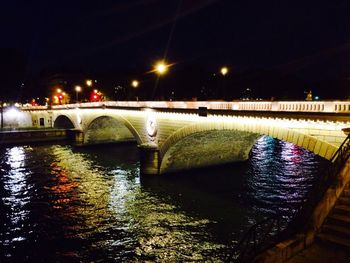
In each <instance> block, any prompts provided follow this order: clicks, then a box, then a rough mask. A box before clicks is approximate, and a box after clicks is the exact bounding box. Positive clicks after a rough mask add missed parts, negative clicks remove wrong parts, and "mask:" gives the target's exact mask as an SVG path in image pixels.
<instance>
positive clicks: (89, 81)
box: [86, 79, 92, 87]
mask: <svg viewBox="0 0 350 263" xmlns="http://www.w3.org/2000/svg"><path fill="white" fill-rule="evenodd" d="M86 85H87V86H88V87H91V86H92V80H91V79H88V80H87V81H86Z"/></svg>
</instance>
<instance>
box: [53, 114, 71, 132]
mask: <svg viewBox="0 0 350 263" xmlns="http://www.w3.org/2000/svg"><path fill="white" fill-rule="evenodd" d="M53 127H54V128H57V129H74V128H75V126H74V122H73V121H72V120H71V119H70V118H69V117H67V116H66V115H59V116H57V117H56V119H55V120H54V123H53Z"/></svg>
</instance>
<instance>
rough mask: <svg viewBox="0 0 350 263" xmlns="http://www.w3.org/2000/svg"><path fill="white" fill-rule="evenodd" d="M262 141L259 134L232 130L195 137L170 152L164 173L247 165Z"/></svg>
mask: <svg viewBox="0 0 350 263" xmlns="http://www.w3.org/2000/svg"><path fill="white" fill-rule="evenodd" d="M259 137H260V135H258V134H254V133H249V132H242V131H232V130H221V131H217V130H212V131H205V132H197V133H193V134H191V135H189V136H187V137H185V138H183V139H182V140H180V141H179V142H177V143H176V144H175V145H173V146H172V147H171V148H170V149H169V150H168V151H167V153H166V154H165V156H164V157H163V159H162V162H161V167H160V173H167V172H175V171H178V170H188V169H192V168H199V167H205V166H212V165H220V164H225V163H230V162H239V161H245V160H247V159H248V158H249V153H250V150H251V148H252V147H253V145H254V143H255V142H256V140H257V139H258V138H259Z"/></svg>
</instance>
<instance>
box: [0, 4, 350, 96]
mask: <svg viewBox="0 0 350 263" xmlns="http://www.w3.org/2000/svg"><path fill="white" fill-rule="evenodd" d="M349 7H350V2H349V1H345V0H332V1H331V0H329V1H326V0H319V1H313V0H309V1H296V0H294V1H289V0H284V1H268V0H267V1H261V0H260V1H258V0H245V1H243V0H237V1H234V0H230V1H228V0H227V1H225V0H221V1H220V0H207V1H204V0H187V1H185V0H182V1H181V0H163V1H160V0H125V1H124V0H116V1H80V0H74V1H73V0H72V1H16V0H2V1H1V8H0V10H1V16H0V29H1V35H2V37H1V42H0V56H1V57H0V58H2V59H1V62H0V63H1V64H0V65H1V68H0V69H1V75H2V77H1V79H3V83H4V85H3V86H2V90H3V91H8V92H6V94H8V96H9V97H11V96H12V97H16V98H18V99H24V98H27V97H28V96H29V95H30V91H33V92H34V93H35V94H38V95H41V94H44V93H45V92H46V93H47V89H48V87H47V86H45V84H43V83H45V81H44V82H43V81H42V80H43V79H47V78H48V77H50V75H55V74H58V73H59V74H63V76H65V78H67V81H68V82H67V83H68V84H67V85H73V84H75V82H78V81H79V79H83V78H86V77H89V78H98V80H100V81H101V83H100V85H101V89H105V90H106V93H108V92H109V93H111V90H112V89H113V87H114V86H115V85H119V84H118V83H120V85H123V84H124V85H125V83H127V81H128V80H127V79H128V78H132V77H133V78H137V79H140V80H141V81H142V82H144V83H148V84H146V85H144V86H145V88H144V89H145V90H144V93H145V94H147V93H152V92H151V89H152V87H153V86H154V84H153V76H151V75H150V74H149V73H147V72H149V71H150V70H151V68H152V64H153V63H154V62H155V61H156V60H158V59H162V58H166V60H167V61H169V62H171V63H174V66H173V67H172V68H171V70H170V71H169V74H168V75H169V76H164V77H163V78H164V79H161V80H160V82H161V85H160V86H161V87H162V92H164V94H163V95H164V96H163V97H164V98H165V99H167V98H168V97H167V96H168V95H167V94H169V92H170V91H174V90H175V91H176V94H179V99H185V98H186V99H188V98H191V97H199V98H201V95H200V91H201V90H203V89H206V92H205V93H207V94H206V97H203V99H208V98H209V97H210V98H215V97H217V96H218V92H217V90H215V89H216V88H217V86H218V85H222V84H218V81H222V80H213V79H212V78H214V77H216V78H218V77H219V76H218V75H219V74H217V73H218V71H219V68H220V67H221V66H222V65H227V66H228V67H229V69H230V71H229V74H228V76H227V79H226V80H224V81H226V83H225V86H226V88H227V89H229V90H230V91H228V94H229V98H230V99H232V98H239V96H241V94H242V91H244V90H245V89H246V88H250V89H252V90H253V91H254V92H255V94H256V96H258V97H262V98H265V99H268V98H270V97H277V98H278V99H295V98H304V96H305V95H304V91H306V90H312V91H313V92H314V93H317V94H319V95H320V96H321V98H324V99H327V98H343V99H348V98H350V42H349V40H350V26H349V25H350V15H349V14H350V12H349V11H350V8H349ZM214 74H216V76H214ZM113 78H115V79H113ZM21 83H24V84H25V85H24V86H23V88H21ZM103 83H105V84H103ZM147 85H148V86H147ZM146 86H147V88H146ZM147 89H148V90H147ZM158 91H159V92H160V91H161V88H160V87H159V90H158ZM160 95H162V94H160ZM3 97H6V96H3Z"/></svg>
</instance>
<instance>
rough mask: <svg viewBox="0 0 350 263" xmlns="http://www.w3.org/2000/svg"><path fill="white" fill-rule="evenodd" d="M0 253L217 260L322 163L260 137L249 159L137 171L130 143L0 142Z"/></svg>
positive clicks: (286, 204) (297, 196) (72, 258)
mask: <svg viewBox="0 0 350 263" xmlns="http://www.w3.org/2000/svg"><path fill="white" fill-rule="evenodd" d="M0 155H1V161H0V162H1V163H0V198H1V199H0V200H1V202H0V205H1V206H0V222H1V225H0V227H1V231H0V262H91V261H94V262H144V261H150V262H152V261H156V262H162V261H167V262H169V261H171V262H174V261H175V262H176V261H211V260H212V261H219V262H220V261H223V260H224V259H225V257H226V255H227V252H228V248H229V247H230V246H231V245H232V244H234V243H235V242H236V241H237V239H238V238H239V236H240V235H241V234H242V232H243V231H245V230H247V228H248V227H249V226H251V225H252V224H254V223H255V222H256V221H258V220H260V219H262V218H263V217H265V216H267V215H269V214H271V213H273V212H275V211H277V210H278V211H282V212H283V213H284V214H285V215H286V217H288V216H290V215H291V214H292V213H293V211H295V209H297V208H298V207H299V205H300V202H301V200H303V198H304V196H305V194H306V193H307V192H308V190H309V188H310V186H311V185H312V183H313V178H314V176H316V175H318V174H319V168H318V167H322V165H323V164H324V163H325V161H323V160H322V159H321V158H319V157H317V156H315V155H313V154H311V153H309V152H307V151H305V150H303V149H301V148H298V147H296V146H294V145H292V144H289V143H285V142H280V141H276V140H273V139H271V138H270V137H263V138H261V139H260V140H259V141H258V142H257V143H256V145H255V146H254V148H253V149H252V154H251V158H250V160H249V161H248V162H245V163H238V164H231V165H225V166H221V167H212V168H206V169H202V170H196V171H191V172H186V173H178V174H170V175H162V176H151V177H140V175H139V159H138V150H137V148H136V146H135V145H125V144H124V145H105V146H99V147H89V148H74V147H71V146H67V145H41V146H16V147H7V148H2V149H0Z"/></svg>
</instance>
